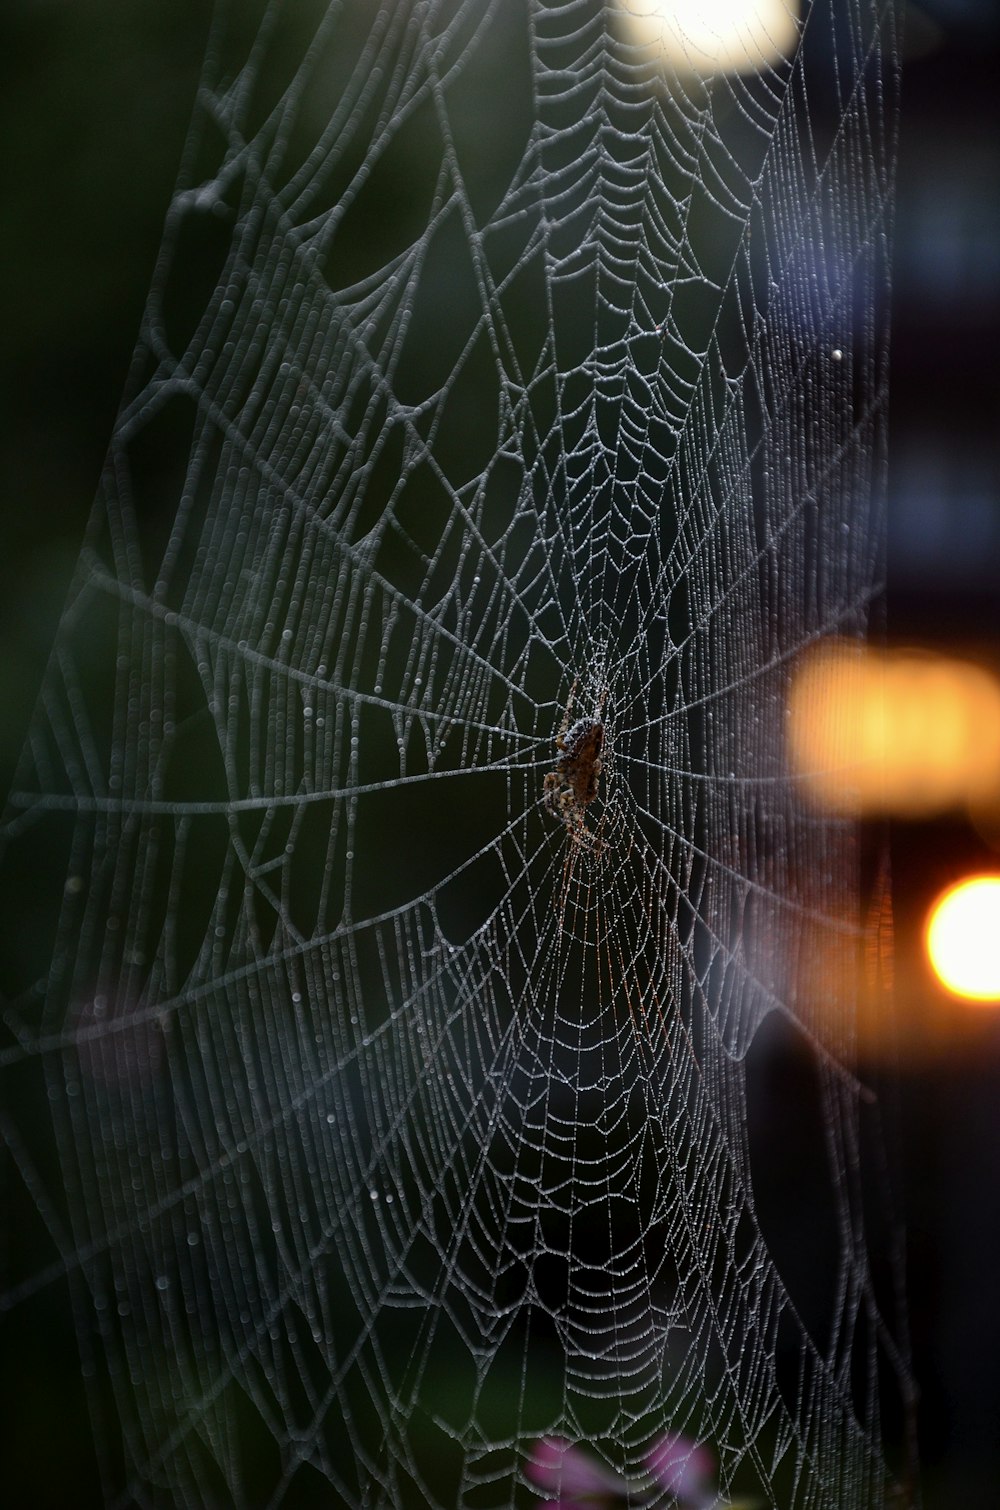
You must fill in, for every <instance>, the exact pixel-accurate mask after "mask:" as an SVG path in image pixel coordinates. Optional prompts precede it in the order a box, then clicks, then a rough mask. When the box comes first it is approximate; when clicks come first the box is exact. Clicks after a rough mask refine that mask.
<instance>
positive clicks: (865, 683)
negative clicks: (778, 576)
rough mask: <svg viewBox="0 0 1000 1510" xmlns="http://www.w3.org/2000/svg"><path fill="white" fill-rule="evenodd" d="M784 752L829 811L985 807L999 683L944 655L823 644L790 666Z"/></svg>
mask: <svg viewBox="0 0 1000 1510" xmlns="http://www.w3.org/2000/svg"><path fill="white" fill-rule="evenodd" d="M788 748H789V760H790V764H791V766H792V769H793V771H794V772H795V773H796V775H798V776H799V777H801V779H802V782H803V787H804V790H806V791H807V792H809V794H810V795H811V796H812V798H813V800H814V801H816V802H818V803H819V804H820V805H821V806H823V807H827V808H830V809H832V810H833V811H835V812H844V813H874V812H890V813H898V814H900V815H902V816H905V817H910V818H925V817H929V816H930V815H931V814H934V813H940V812H947V811H948V810H949V809H954V808H961V807H967V808H969V809H970V810H974V811H976V812H980V813H990V812H993V811H996V810H998V809H1000V679H998V678H997V676H995V675H994V674H993V673H992V672H991V671H988V670H987V669H986V668H984V667H982V666H976V665H974V664H973V663H971V662H968V661H961V660H958V659H955V658H953V657H950V656H942V655H935V654H930V653H927V652H925V651H916V650H891V651H880V650H869V649H866V648H865V647H863V646H859V645H854V644H849V643H847V642H846V641H838V640H832V641H828V642H827V643H826V644H825V645H823V646H821V647H819V648H818V649H817V650H815V651H813V652H812V653H811V654H809V655H806V656H804V657H803V658H802V660H801V661H800V663H799V665H798V667H797V669H796V673H795V676H794V679H793V683H792V687H791V692H790V694H789V704H788Z"/></svg>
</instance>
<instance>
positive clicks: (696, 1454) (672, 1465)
mask: <svg viewBox="0 0 1000 1510" xmlns="http://www.w3.org/2000/svg"><path fill="white" fill-rule="evenodd" d="M646 1467H647V1468H648V1469H649V1471H650V1473H651V1474H652V1475H653V1478H654V1479H655V1480H656V1482H657V1484H658V1485H659V1486H660V1488H661V1489H669V1491H670V1493H671V1494H673V1495H674V1496H675V1497H676V1498H677V1500H678V1501H679V1503H680V1504H681V1505H682V1506H684V1507H685V1510H686V1507H688V1506H690V1507H691V1510H697V1507H699V1506H702V1505H712V1504H714V1503H715V1500H716V1490H715V1458H714V1456H713V1454H712V1452H711V1450H710V1449H709V1448H708V1447H706V1446H704V1445H703V1444H699V1443H697V1442H694V1441H692V1440H691V1438H690V1437H682V1436H680V1435H679V1434H674V1433H672V1432H668V1433H667V1435H666V1436H663V1437H661V1438H660V1440H659V1441H658V1442H655V1443H654V1444H653V1446H652V1447H651V1448H650V1450H649V1451H648V1452H647V1454H646Z"/></svg>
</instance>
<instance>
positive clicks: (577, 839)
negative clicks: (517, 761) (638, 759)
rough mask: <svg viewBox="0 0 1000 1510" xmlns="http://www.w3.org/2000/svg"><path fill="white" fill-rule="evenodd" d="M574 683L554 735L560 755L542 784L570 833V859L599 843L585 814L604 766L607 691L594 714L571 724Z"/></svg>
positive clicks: (547, 802) (550, 806) (552, 808)
mask: <svg viewBox="0 0 1000 1510" xmlns="http://www.w3.org/2000/svg"><path fill="white" fill-rule="evenodd" d="M577 685H578V684H577V682H574V683H573V685H572V687H571V688H570V694H569V698H568V700H567V703H566V711H565V713H564V714H563V721H562V723H561V725H560V727H559V732H558V734H557V735H556V749H557V750H558V751H559V758H558V760H557V761H556V764H555V769H554V770H551V771H549V773H548V775H547V776H546V777H545V783H544V786H543V788H542V801H543V802H544V804H545V806H546V807H547V808H548V810H549V812H550V813H554V814H555V816H556V817H557V818H558V819H560V821H561V822H562V824H563V826H564V827H565V829H566V833H567V834H568V836H569V839H570V843H571V846H572V848H571V850H570V857H569V858H570V860H571V859H572V857H573V853H574V851H575V850H576V849H578V848H580V847H583V848H586V849H589V850H592V851H596V850H597V848H598V847H599V843H600V841H599V839H598V836H597V834H596V833H592V832H591V830H590V829H588V827H587V825H586V821H585V814H586V811H587V808H588V807H589V806H590V804H591V803H592V802H593V800H594V798H595V797H596V796H597V787H598V782H599V781H600V777H601V771H602V769H603V766H604V761H603V760H602V758H601V752H602V751H603V749H604V724H603V722H602V717H603V713H604V703H605V700H606V698H607V693H606V692H605V693H603V694H602V696H601V700H600V702H599V703H598V704H597V707H596V708H595V710H594V717H593V718H578V719H577V720H576V721H575V723H572V724H571V723H570V716H571V714H572V711H573V703H574V701H575V699H576V689H577ZM567 863H569V861H567Z"/></svg>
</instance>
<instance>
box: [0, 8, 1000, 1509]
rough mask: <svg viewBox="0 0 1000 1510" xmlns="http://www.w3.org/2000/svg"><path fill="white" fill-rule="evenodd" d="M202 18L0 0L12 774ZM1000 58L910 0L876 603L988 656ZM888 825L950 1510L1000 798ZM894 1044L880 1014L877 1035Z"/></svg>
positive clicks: (972, 1287) (66, 1489) (963, 1389)
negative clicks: (950, 928)
mask: <svg viewBox="0 0 1000 1510" xmlns="http://www.w3.org/2000/svg"><path fill="white" fill-rule="evenodd" d="M210 19H211V5H210V0H170V3H169V4H168V3H166V0H146V3H140V4H136V3H127V0H88V3H87V4H86V5H79V4H78V3H70V0H7V4H6V5H5V6H4V7H3V11H2V15H0V139H2V140H3V142H4V148H5V150H4V152H3V159H2V164H0V172H2V175H3V179H2V186H0V245H2V247H3V264H4V268H5V288H6V292H7V295H8V297H7V300H6V310H5V316H4V327H3V341H2V353H3V356H2V382H3V389H2V392H3V402H2V404H0V456H2V465H0V478H2V486H3V494H4V496H3V502H2V505H0V697H2V706H3V710H4V716H3V719H2V721H0V788H2V789H3V790H6V789H7V786H8V784H9V780H10V776H11V772H12V769H13V764H14V762H15V760H16V758H17V755H18V752H19V750H20V747H21V744H22V741H23V738H24V734H25V730H26V728H27V725H28V722H29V718H30V714H31V709H32V704H33V700H34V697H35V695H36V692H37V688H38V685H39V682H40V680H41V676H42V672H43V668H44V664H45V659H46V656H47V654H48V651H49V649H50V646H51V643H52V640H53V636H54V633H55V629H56V624H57V621H58V617H59V613H60V608H61V605H62V601H63V598H64V595H65V592H66V589H67V585H68V583H69V579H70V575H71V572H72V569H73V565H74V562H75V560H76V556H77V552H78V550H79V546H80V541H81V538H82V534H83V529H84V524H85V520H86V517H87V513H88V510H89V507H90V502H91V499H92V497H93V495H94V493H95V489H96V486H97V481H98V476H99V473H100V469H101V465H102V461H103V457H104V451H105V447H106V445H107V441H108V437H109V435H110V432H111V427H112V423H113V419H114V415H115V410H116V407H117V404H118V401H119V398H120V395H121V392H122V389H123V386H124V383H125V378H126V373H127V369H128V363H129V359H130V355H131V352H132V347H133V343H134V339H135V334H136V330H137V327H138V324H139V320H140V316H141V312H142V308H143V303H144V299H145V295H146V292H147V289H148V286H149V282H150V277H151V274H152V270H153V265H154V260H155V257H156V252H157V248H158V246H159V241H160V233H161V228H162V221H163V215H164V211H165V208H166V205H167V202H168V198H169V195H170V190H171V187H172V185H173V182H174V177H175V174H176V170H177V165H178V160H179V157H180V153H181V148H182V143H183V140H184V133H185V129H186V126H187V121H188V118H189V114H190V109H191V104H192V100H193V96H194V91H195V88H196V83H197V77H198V71H199V67H200V63H201V58H202V55H203V51H204V47H205V43H206V39H207V37H208V32H209V25H210ZM998 53H1000V20H998V13H997V7H996V6H995V5H994V4H992V3H990V0H934V3H928V4H927V5H925V6H923V7H921V8H917V7H910V8H909V11H908V14H907V16H906V17H905V27H904V58H905V63H904V75H903V114H902V121H901V138H900V140H901V147H900V161H899V193H898V208H897V221H896V237H895V244H896V256H895V279H894V290H895V292H894V298H895V310H894V321H893V326H894V334H893V346H892V376H891V395H892V397H891V452H890V454H891V471H890V536H889V578H888V582H889V586H888V600H887V622H888V634H889V639H890V642H891V643H894V644H898V645H899V646H904V647H913V648H919V649H921V650H924V651H927V652H931V653H934V654H941V655H944V656H947V657H950V658H952V659H955V658H957V659H959V660H963V661H967V662H972V663H975V664H976V665H978V666H980V667H982V668H983V669H985V670H986V671H987V672H989V673H990V674H1000V450H998V445H997V430H998V421H1000V415H998V408H997V398H998V387H997V376H996V374H997V369H998V351H1000V193H998V187H1000V105H998V100H1000V93H998V89H997V80H998V77H1000V75H998V67H997V65H998V61H1000V59H998ZM884 821H885V822H887V823H888V826H889V830H890V842H891V851H892V873H893V891H894V898H895V915H896V947H895V958H896V976H897V990H898V995H899V1010H900V1018H901V1038H902V1041H901V1044H900V1046H899V1048H898V1051H897V1050H894V1051H893V1052H894V1053H895V1052H898V1053H899V1057H900V1059H901V1063H902V1071H903V1074H902V1096H901V1106H900V1111H901V1115H900V1127H901V1146H900V1151H899V1153H900V1161H901V1166H902V1170H903V1177H904V1190H905V1202H906V1209H907V1216H908V1227H909V1256H908V1269H909V1272H908V1282H909V1291H910V1316H911V1326H912V1343H913V1350H914V1355H915V1362H916V1371H917V1375H918V1381H919V1386H920V1406H919V1427H920V1442H921V1459H922V1477H923V1484H924V1497H925V1503H926V1504H927V1506H928V1507H930V1510H935V1507H940V1510H944V1507H951V1506H954V1505H958V1504H970V1505H986V1504H988V1503H993V1502H994V1500H995V1495H996V1487H997V1485H998V1484H1000V1370H998V1369H997V1365H996V1360H997V1358H998V1357H1000V1303H998V1299H997V1281H996V1277H995V1276H996V1270H997V1253H998V1251H1000V1181H998V1180H997V1176H996V1164H997V1154H998V1151H1000V1008H998V1006H994V1008H992V1009H990V1008H989V1007H988V1006H980V1007H969V1006H967V1005H964V1004H961V1003H958V1002H957V1001H956V1000H955V999H954V998H953V997H951V996H950V995H949V994H948V993H947V992H945V991H943V990H942V989H941V988H940V987H938V986H937V985H936V984H935V983H934V981H933V979H932V977H931V974H930V971H929V968H928V967H927V965H926V963H925V960H924V955H923V947H922V935H923V928H924V920H925V917H926V914H927V911H928V908H929V907H930V905H931V903H932V901H933V899H934V897H935V896H936V895H937V894H938V893H939V892H940V891H941V890H942V888H944V887H945V886H947V885H949V884H951V883H952V882H954V881H957V880H959V879H961V878H962V877H963V876H965V875H967V874H974V873H976V872H983V871H992V872H1000V818H998V817H997V813H996V810H995V809H994V808H991V807H990V806H989V804H988V803H987V804H986V805H985V806H981V807H979V808H976V807H975V806H970V805H969V804H968V803H964V802H962V801H959V800H953V801H951V802H950V803H949V802H945V803H943V804H942V805H938V806H937V807H934V806H932V807H931V809H930V810H929V811H924V812H921V813H917V814H911V815H910V816H908V817H901V816H900V815H899V814H898V813H895V814H894V813H892V812H890V813H889V814H888V815H887V816H886V818H885V820H884ZM5 984H6V983H5V982H4V980H3V979H2V977H0V990H2V989H4V988H5ZM882 1052H883V1046H882V1044H881V1043H880V1041H879V1040H878V1035H877V1033H876V1034H873V1038H872V1043H871V1047H870V1053H871V1054H872V1056H873V1057H876V1056H878V1055H879V1054H881V1053H882ZM18 1240H19V1239H18V1237H17V1234H13V1233H11V1234H5V1236H4V1241H5V1242H6V1243H8V1244H10V1243H13V1244H15V1245H16V1243H17V1242H18ZM46 1304H47V1305H48V1306H49V1309H48V1310H46V1309H45V1308H44V1306H41V1305H38V1306H35V1307H33V1308H32V1307H27V1308H24V1309H23V1310H22V1311H20V1312H15V1313H14V1315H13V1316H12V1317H10V1318H6V1322H5V1329H6V1338H5V1344H4V1367H3V1370H2V1380H0V1387H2V1391H3V1393H2V1398H0V1420H2V1421H3V1423H4V1428H5V1438H6V1441H5V1445H4V1447H3V1462H2V1470H0V1471H2V1477H3V1480H4V1481H5V1483H6V1485H7V1486H8V1489H9V1491H10V1492H11V1493H12V1494H13V1496H14V1497H13V1499H11V1500H10V1501H8V1502H10V1503H15V1504H20V1503H28V1502H29V1500H28V1498H26V1497H25V1496H29V1495H30V1502H31V1503H32V1504H38V1505H42V1504H53V1505H56V1504H69V1503H73V1504H76V1505H84V1504H88V1503H96V1502H97V1479H96V1468H95V1465H94V1463H93V1459H92V1452H91V1449H90V1446H89V1442H90V1424H89V1421H88V1420H87V1418H86V1414H85V1410H84V1405H83V1394H82V1389H81V1385H80V1380H79V1362H78V1358H77V1355H76V1350H75V1345H74V1341H73V1329H72V1321H71V1318H70V1317H69V1315H68V1310H67V1312H66V1314H63V1313H62V1312H61V1311H60V1310H59V1309H58V1305H55V1306H54V1307H53V1303H52V1301H51V1298H49V1299H48V1300H47V1302H46ZM42 1464H45V1465H46V1466H45V1470H44V1472H42V1471H40V1465H42ZM28 1486H30V1489H29V1487H28Z"/></svg>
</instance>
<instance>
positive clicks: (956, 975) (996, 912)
mask: <svg viewBox="0 0 1000 1510" xmlns="http://www.w3.org/2000/svg"><path fill="white" fill-rule="evenodd" d="M926 942H927V953H928V955H929V957H930V961H931V964H932V965H933V967H934V970H935V972H936V973H937V976H938V978H939V980H940V981H941V982H942V984H943V985H944V986H945V987H946V988H947V989H948V990H949V991H953V992H954V993H955V995H956V996H963V997H965V998H966V999H967V1000H969V1001H976V1002H983V1003H992V1004H994V1005H1000V875H995V876H972V877H970V878H969V879H967V880H964V881H959V882H957V883H956V885H954V886H949V887H948V889H947V890H946V891H944V892H942V894H941V895H940V896H939V897H938V898H937V901H936V902H935V903H934V905H933V907H932V908H931V912H930V917H929V918H928V922H927V933H926Z"/></svg>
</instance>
